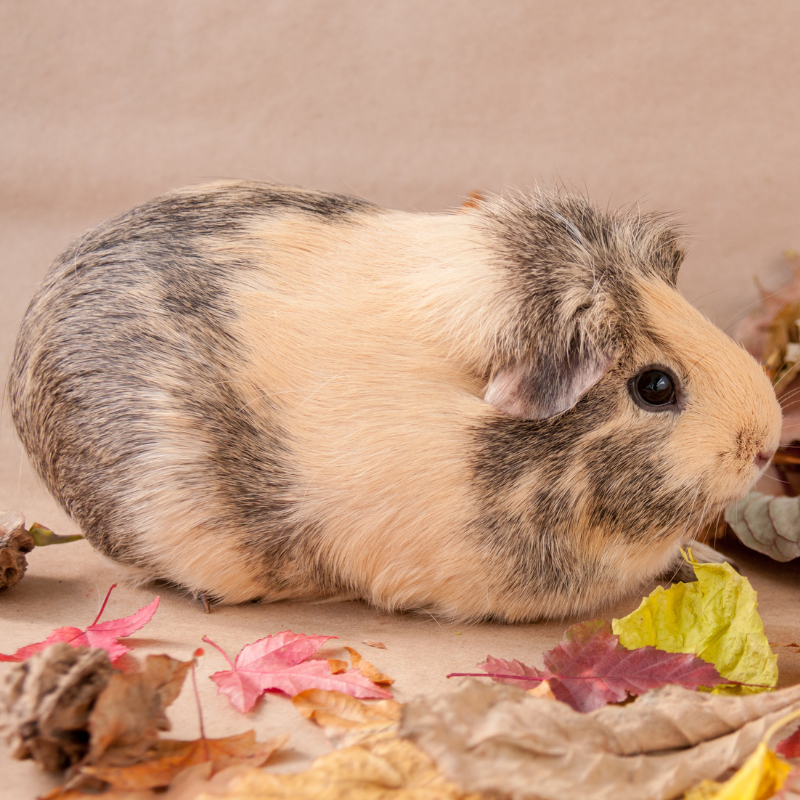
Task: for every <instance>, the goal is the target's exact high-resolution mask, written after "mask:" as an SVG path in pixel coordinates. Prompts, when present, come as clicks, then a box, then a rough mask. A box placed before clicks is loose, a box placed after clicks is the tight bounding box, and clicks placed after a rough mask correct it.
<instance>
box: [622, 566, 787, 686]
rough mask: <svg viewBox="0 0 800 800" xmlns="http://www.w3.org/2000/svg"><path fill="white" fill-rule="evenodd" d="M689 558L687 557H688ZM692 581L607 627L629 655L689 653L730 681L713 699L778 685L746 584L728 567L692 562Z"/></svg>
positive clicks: (646, 602) (652, 598) (661, 591)
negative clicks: (646, 650)
mask: <svg viewBox="0 0 800 800" xmlns="http://www.w3.org/2000/svg"><path fill="white" fill-rule="evenodd" d="M690 556H691V554H690ZM691 564H692V566H693V567H694V571H695V574H696V575H697V580H696V581H695V582H693V583H677V584H674V585H673V586H672V587H670V588H669V589H664V588H663V587H661V586H659V587H657V588H656V589H655V590H654V591H653V592H652V593H651V594H650V596H649V597H646V598H644V600H642V602H641V605H640V606H639V608H637V609H636V611H634V612H633V613H631V614H628V616H627V617H624V618H623V619H615V620H614V621H613V623H612V627H613V630H614V633H616V634H617V635H618V636H619V640H620V643H621V644H622V645H623V646H624V647H627V648H629V649H632V650H633V649H636V648H639V647H645V646H647V645H650V646H653V647H657V648H658V649H659V650H666V651H667V652H670V653H694V654H695V655H696V656H698V657H699V658H702V659H703V661H707V662H708V663H710V664H713V665H714V666H715V667H716V668H717V671H718V672H719V674H720V675H722V677H723V678H726V679H727V680H729V681H738V682H740V683H742V684H750V685H749V686H741V685H739V686H718V687H716V688H715V689H714V692H715V693H724V694H747V693H752V692H758V691H763V689H764V687H772V686H775V685H776V684H777V682H778V665H777V660H778V658H777V656H776V655H774V654H773V652H772V650H771V649H770V647H769V642H768V641H767V637H766V636H765V635H764V624H763V623H762V621H761V617H759V615H758V611H757V610H756V609H757V607H758V603H757V597H756V593H755V591H754V590H753V587H752V586H751V585H750V581H748V580H747V578H745V577H744V576H743V575H739V574H738V573H737V572H736V571H735V570H734V569H733V568H732V567H731V566H730V565H729V564H724V563H723V564H698V563H697V562H696V561H693V560H692V561H691Z"/></svg>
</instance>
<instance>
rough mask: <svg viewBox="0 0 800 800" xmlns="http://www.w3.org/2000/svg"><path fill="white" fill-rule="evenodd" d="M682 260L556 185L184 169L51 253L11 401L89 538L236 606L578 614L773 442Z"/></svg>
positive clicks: (39, 459)
mask: <svg viewBox="0 0 800 800" xmlns="http://www.w3.org/2000/svg"><path fill="white" fill-rule="evenodd" d="M681 259H682V251H681V249H680V246H679V243H678V239H677V235H676V233H675V231H674V228H673V227H671V225H670V224H669V223H668V221H665V220H664V219H662V218H660V217H655V216H646V215H640V214H638V213H637V212H626V213H618V214H614V213H604V212H601V211H599V210H598V209H597V208H596V207H594V206H593V205H591V204H590V203H588V202H587V201H586V200H585V199H584V198H582V197H578V196H575V195H570V194H568V193H564V192H555V193H543V192H538V193H532V194H527V195H517V196H512V197H507V198H499V197H498V198H488V199H485V200H482V201H481V202H480V203H479V204H476V205H475V206H474V207H470V208H468V209H464V210H463V211H462V212H460V213H454V214H442V215H428V214H406V213H401V212H392V211H386V210H384V209H380V208H378V207H376V206H373V205H371V204H369V203H365V202H363V201H360V200H355V199H351V198H346V197H341V196H337V195H327V194H323V193H319V192H309V191H304V190H298V189H291V188H286V187H276V186H269V185H264V184H256V183H235V182H226V183H219V184H212V185H208V186H201V187H197V188H190V189H185V190H181V191H178V192H174V193H172V194H169V195H166V196H164V197H162V198H159V199H157V200H154V201H153V202H151V203H148V204H146V205H144V206H141V207H139V208H137V209H134V210H133V211H131V212H129V213H127V214H125V215H123V216H121V217H119V218H117V219H115V220H112V221H110V222H108V223H105V224H104V225H101V226H100V227H98V228H97V229H95V230H93V231H91V232H89V233H88V234H86V236H84V237H83V238H82V239H81V240H80V241H78V242H77V243H76V244H75V245H73V247H72V248H70V249H69V250H68V251H67V252H66V253H65V254H64V255H63V256H62V257H61V258H60V259H59V260H58V261H57V262H56V263H55V264H54V266H53V267H52V269H51V271H50V273H49V274H48V275H47V277H46V278H45V281H44V282H43V284H42V286H41V288H40V289H39V291H38V292H37V294H36V296H35V297H34V299H33V301H32V302H31V306H30V308H29V310H28V312H27V314H26V317H25V320H24V322H23V325H22V330H21V331H20V335H19V338H18V342H17V348H16V353H15V356H14V361H13V365H12V370H11V374H10V379H9V393H10V398H11V408H12V414H13V418H14V421H15V424H16V426H17V429H18V431H19V434H20V437H21V439H22V441H23V443H24V445H25V447H26V448H27V450H28V452H29V453H30V455H31V458H32V460H33V463H34V465H35V466H36V468H37V470H38V471H39V473H40V475H41V476H42V478H43V479H44V481H45V482H46V484H47V486H48V487H49V488H50V490H51V491H52V492H53V493H54V495H55V496H56V497H57V498H58V500H59V501H60V502H61V503H62V505H63V506H64V507H65V508H66V509H67V511H68V512H69V513H70V514H71V515H72V516H73V517H74V518H75V519H76V520H77V522H78V523H79V524H80V525H81V527H82V528H83V530H84V531H85V533H86V535H87V537H88V538H89V539H90V541H91V542H92V543H93V544H94V545H95V547H97V548H98V549H100V550H101V551H102V552H104V553H106V554H107V555H110V556H111V557H113V558H115V559H117V560H119V561H122V562H124V563H127V564H129V565H132V566H134V567H136V568H138V569H139V570H141V571H142V574H144V575H147V576H151V577H158V578H163V579H166V580H170V581H172V582H174V583H176V584H179V585H182V586H185V587H187V588H188V589H190V590H191V591H194V592H202V593H204V594H206V595H208V596H214V597H217V598H219V599H221V600H224V601H227V602H241V601H244V600H247V599H252V598H256V597H263V598H266V599H278V598H287V597H313V596H323V595H336V596H350V597H362V598H365V599H367V600H369V601H370V602H373V603H375V604H376V605H378V606H381V607H384V608H427V609H430V610H432V611H435V612H438V613H441V614H443V615H447V616H451V617H454V618H488V617H491V618H496V619H504V620H523V619H533V618H537V617H542V616H558V615H565V614H569V613H572V612H576V613H578V612H580V613H588V612H589V611H591V610H592V609H594V608H597V607H598V606H600V605H602V604H603V603H605V602H608V601H610V600H612V599H614V598H616V597H618V596H620V595H622V594H624V593H627V592H632V591H635V590H636V588H637V587H638V586H639V585H641V583H642V582H643V581H645V580H647V579H649V578H650V577H652V576H654V575H656V574H658V573H660V572H661V571H663V569H665V568H666V567H668V566H669V564H671V563H672V562H673V561H674V559H675V556H676V553H677V549H678V546H679V545H680V544H681V543H684V542H686V541H688V540H689V539H691V536H692V533H693V531H694V530H695V527H696V525H697V524H698V521H699V519H700V518H701V517H702V515H703V514H711V513H714V512H716V511H717V510H718V509H719V508H721V507H722V506H723V505H725V504H726V503H727V502H729V501H730V500H732V499H734V498H735V497H737V496H739V495H740V494H742V493H743V492H744V491H745V490H746V489H747V488H748V486H749V484H750V483H751V482H752V480H753V479H754V478H755V477H756V476H757V474H758V470H757V469H756V468H755V467H754V465H753V458H754V456H755V455H756V454H757V453H763V452H765V451H769V450H770V449H771V448H772V447H774V444H775V441H776V438H777V430H778V427H779V423H780V417H779V411H778V408H777V403H776V402H775V399H774V395H773V394H772V391H771V389H770V387H769V383H768V382H767V381H766V379H765V378H764V376H763V374H761V373H760V371H759V369H758V367H757V365H756V364H755V362H753V361H752V359H751V358H750V357H749V356H748V355H747V354H746V353H744V352H743V351H742V350H741V349H740V348H738V347H736V346H735V345H734V344H733V343H732V342H730V340H728V339H727V338H726V337H725V336H724V335H723V334H722V333H720V332H719V331H718V330H717V329H716V328H714V327H713V326H712V325H711V324H710V323H708V322H707V321H706V320H705V319H704V318H702V317H701V316H700V315H699V314H698V313H697V312H696V311H694V309H692V308H691V306H689V305H688V304H687V303H686V302H685V301H684V300H683V299H682V298H681V297H680V295H679V294H678V293H677V291H676V289H675V278H676V274H677V270H678V267H679V265H680V261H681ZM712 354H713V358H712V357H711V355H712ZM719 364H725V368H724V369H720V368H719V367H718V366H716V365H719ZM652 365H658V366H661V367H664V368H667V369H669V370H670V371H671V372H672V374H674V375H675V376H676V378H677V381H678V384H679V402H678V403H677V404H676V406H675V407H674V408H672V409H669V410H667V411H662V412H659V413H649V412H648V411H646V410H643V409H642V408H641V407H639V406H637V404H636V403H634V402H633V400H632V398H631V395H630V390H629V386H630V383H631V380H632V379H633V378H634V377H635V376H636V375H637V374H638V373H639V372H640V371H641V370H643V369H644V368H646V367H648V366H652ZM492 387H494V388H492ZM509 387H513V392H511V389H510V388H509ZM509 392H511V393H512V394H513V396H512V397H511V400H510V401H509V405H508V407H510V408H513V409H514V413H515V416H510V415H509V414H508V413H505V412H504V411H502V410H499V409H500V408H501V406H499V405H498V407H495V405H493V404H492V403H493V402H494V398H495V397H500V398H503V397H504V393H505V394H506V395H508V394H509ZM484 396H485V397H486V398H487V399H489V400H491V401H492V402H486V400H484ZM506 399H508V398H507V397H506ZM526 409H527V410H528V411H529V412H530V413H527V414H526ZM531 409H532V411H530V410H531Z"/></svg>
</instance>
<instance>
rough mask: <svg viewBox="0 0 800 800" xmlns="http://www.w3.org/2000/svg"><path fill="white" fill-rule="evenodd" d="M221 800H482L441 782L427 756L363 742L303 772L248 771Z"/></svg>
mask: <svg viewBox="0 0 800 800" xmlns="http://www.w3.org/2000/svg"><path fill="white" fill-rule="evenodd" d="M221 797H222V798H224V800H482V799H481V798H480V797H479V796H478V795H474V794H470V795H467V794H465V793H463V792H462V791H460V790H459V789H458V787H457V786H456V785H455V784H454V783H453V782H451V781H449V780H447V779H446V778H445V777H444V776H443V775H442V774H441V773H440V772H439V770H438V769H437V768H436V765H435V764H434V763H433V761H432V759H431V758H430V756H428V755H426V754H425V753H424V752H422V750H420V748H419V747H417V746H416V745H414V744H413V743H412V742H409V741H405V740H402V739H397V738H394V737H391V738H385V737H382V738H375V739H365V740H363V741H362V742H360V743H359V744H358V745H353V746H351V747H345V748H343V749H341V750H334V751H333V752H332V753H328V754H327V755H324V756H322V757H321V758H318V759H317V760H316V761H315V762H314V763H313V764H312V766H311V768H310V769H307V770H306V771H305V772H298V773H294V774H289V775H274V774H268V773H265V772H262V771H260V770H253V771H252V772H250V773H248V774H247V775H244V776H242V777H240V778H238V779H235V780H234V781H232V783H231V785H230V788H229V790H228V791H227V792H226V793H225V794H224V795H221Z"/></svg>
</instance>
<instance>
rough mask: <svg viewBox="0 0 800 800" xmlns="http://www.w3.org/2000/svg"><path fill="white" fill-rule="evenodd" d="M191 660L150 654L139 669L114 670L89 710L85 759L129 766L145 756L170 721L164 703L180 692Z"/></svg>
mask: <svg viewBox="0 0 800 800" xmlns="http://www.w3.org/2000/svg"><path fill="white" fill-rule="evenodd" d="M192 663H193V662H192V661H191V660H190V661H178V660H177V659H174V658H170V657H169V656H165V655H159V656H148V657H147V659H146V660H145V664H144V668H143V669H142V670H141V671H138V672H128V673H120V672H117V673H115V674H114V675H113V676H112V677H111V679H110V680H109V682H108V686H106V688H105V690H104V691H103V693H102V694H101V695H100V696H99V697H98V699H97V702H96V704H95V707H94V709H93V710H92V713H91V716H90V717H89V732H90V734H91V743H90V746H89V753H88V755H87V757H86V760H85V763H86V764H89V765H92V766H98V765H100V764H102V765H103V766H107V767H109V766H114V767H120V766H128V765H130V764H135V763H137V762H138V761H140V760H141V759H143V758H144V757H145V754H146V753H147V752H148V751H149V750H150V749H151V748H152V747H153V746H155V744H156V743H157V742H158V741H159V733H160V731H168V730H169V729H170V727H171V725H170V722H169V720H168V719H167V715H166V713H165V711H164V710H165V709H166V708H167V706H169V705H170V704H171V703H172V702H173V701H174V700H175V698H177V696H178V695H179V694H180V691H181V687H182V686H183V681H184V679H185V678H186V673H187V672H188V671H189V669H190V668H191V666H192Z"/></svg>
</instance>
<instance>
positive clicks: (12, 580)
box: [0, 511, 34, 589]
mask: <svg viewBox="0 0 800 800" xmlns="http://www.w3.org/2000/svg"><path fill="white" fill-rule="evenodd" d="M33 546H34V542H33V537H32V536H31V535H30V533H28V531H26V530H25V517H23V516H22V514H20V513H19V512H18V511H3V512H2V513H0V589H8V588H10V587H11V586H14V585H15V584H17V583H19V582H20V581H21V580H22V578H23V576H24V575H25V570H26V569H27V568H28V560H27V559H26V558H25V555H26V554H27V553H30V551H31V550H33Z"/></svg>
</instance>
